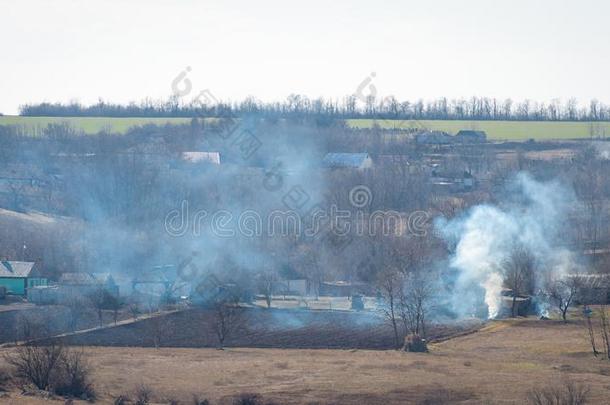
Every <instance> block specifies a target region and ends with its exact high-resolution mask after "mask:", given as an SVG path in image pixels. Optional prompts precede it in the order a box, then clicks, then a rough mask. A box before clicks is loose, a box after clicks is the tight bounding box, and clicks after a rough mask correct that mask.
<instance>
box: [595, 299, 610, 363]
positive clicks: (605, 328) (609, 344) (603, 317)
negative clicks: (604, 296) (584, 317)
mask: <svg viewBox="0 0 610 405" xmlns="http://www.w3.org/2000/svg"><path fill="white" fill-rule="evenodd" d="M598 314H599V327H600V331H601V335H602V341H603V342H604V351H605V354H606V358H607V359H608V360H610V323H609V322H608V311H607V309H606V306H605V305H601V306H600V308H599V309H598Z"/></svg>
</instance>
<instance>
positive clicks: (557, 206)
mask: <svg viewBox="0 0 610 405" xmlns="http://www.w3.org/2000/svg"><path fill="white" fill-rule="evenodd" d="M503 197H504V198H503V201H504V202H503V203H502V204H501V205H490V204H483V205H478V206H475V207H473V208H471V209H470V210H469V211H468V212H467V213H466V214H465V215H464V216H462V217H459V218H456V219H452V220H450V221H446V220H439V221H437V223H436V227H437V229H438V230H439V231H440V234H441V236H442V237H443V238H444V239H445V240H446V241H447V242H448V243H449V245H450V246H455V250H454V253H453V256H452V257H451V261H450V266H451V268H452V269H453V270H454V271H455V273H456V278H455V284H454V286H453V298H452V305H453V308H454V309H455V311H456V312H457V313H458V314H459V315H462V316H470V315H473V314H475V313H477V310H478V309H480V308H481V306H483V307H485V306H486V308H487V311H488V317H489V318H495V317H496V316H498V314H499V312H500V309H501V303H502V289H503V281H504V275H503V272H502V264H503V263H504V262H505V261H506V260H507V258H508V257H509V255H510V254H511V251H512V250H513V249H514V248H515V247H516V246H521V247H524V248H526V249H527V250H528V251H529V252H530V253H531V254H532V255H533V256H534V257H535V259H536V270H537V271H536V274H535V277H534V282H535V283H536V285H535V287H536V289H540V288H542V287H543V285H542V284H543V280H544V279H545V277H546V276H547V275H548V272H553V273H555V274H557V275H561V274H565V273H566V272H569V271H570V270H571V269H573V268H574V267H575V266H577V264H576V263H575V260H574V255H573V254H572V253H571V252H570V251H569V250H568V248H567V247H566V241H565V240H564V238H563V235H565V232H563V230H564V227H565V226H566V221H565V220H566V217H567V214H568V209H569V207H570V205H571V204H572V203H573V202H574V196H573V193H572V192H571V190H569V189H568V188H566V187H564V186H562V185H561V184H560V183H559V182H557V181H553V182H538V181H536V180H534V179H532V178H531V177H530V176H529V175H528V174H525V173H520V174H519V175H517V176H516V177H515V178H514V180H513V181H511V182H510V183H509V186H508V187H507V189H506V194H505V195H504V196H503ZM539 306H540V307H542V306H543V304H540V305H539ZM539 309H542V308H539Z"/></svg>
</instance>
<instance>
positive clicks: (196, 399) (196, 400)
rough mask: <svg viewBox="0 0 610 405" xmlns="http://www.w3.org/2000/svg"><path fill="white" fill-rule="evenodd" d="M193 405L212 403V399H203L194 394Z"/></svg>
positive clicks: (208, 404)
mask: <svg viewBox="0 0 610 405" xmlns="http://www.w3.org/2000/svg"><path fill="white" fill-rule="evenodd" d="M193 405H210V401H208V400H207V399H202V398H201V397H199V395H196V394H195V395H193Z"/></svg>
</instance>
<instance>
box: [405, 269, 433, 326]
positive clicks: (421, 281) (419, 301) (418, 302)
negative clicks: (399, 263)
mask: <svg viewBox="0 0 610 405" xmlns="http://www.w3.org/2000/svg"><path fill="white" fill-rule="evenodd" d="M434 294H435V287H434V283H433V282H432V278H431V277H430V276H429V275H427V274H423V273H422V272H413V273H409V274H407V275H406V276H405V277H404V278H403V284H402V290H401V294H400V302H399V304H400V312H401V317H402V319H403V321H404V323H405V329H406V331H407V333H410V334H414V335H420V336H422V337H424V338H425V337H426V318H427V315H428V313H429V312H430V304H431V302H432V300H433V299H434Z"/></svg>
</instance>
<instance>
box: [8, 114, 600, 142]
mask: <svg viewBox="0 0 610 405" xmlns="http://www.w3.org/2000/svg"><path fill="white" fill-rule="evenodd" d="M189 121H190V118H111V117H19V116H0V125H17V126H21V127H24V128H27V129H28V130H29V131H30V132H31V133H32V134H33V135H37V134H40V133H42V129H44V128H45V127H46V126H47V125H48V124H50V123H62V122H67V123H68V124H69V125H71V126H73V127H74V128H76V129H80V130H83V131H84V132H85V133H87V134H94V133H96V132H99V131H101V130H105V131H107V132H116V133H125V132H126V131H127V130H128V129H129V128H131V127H134V126H139V125H144V124H156V125H164V124H167V123H170V124H181V123H186V122H189ZM347 122H348V124H349V125H350V126H352V127H355V128H371V127H372V126H373V125H374V124H375V123H377V124H378V125H379V126H381V127H382V128H427V129H434V130H440V131H446V132H449V133H456V132H457V131H459V130H460V129H477V130H482V131H485V132H487V135H488V137H489V138H490V139H493V140H527V139H536V140H546V139H576V138H581V139H582V138H590V137H591V136H593V137H595V138H605V137H607V136H610V122H546V121H542V122H541V121H538V122H536V121H440V120H435V121H433V120H422V121H414V120H372V119H353V120H347Z"/></svg>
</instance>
